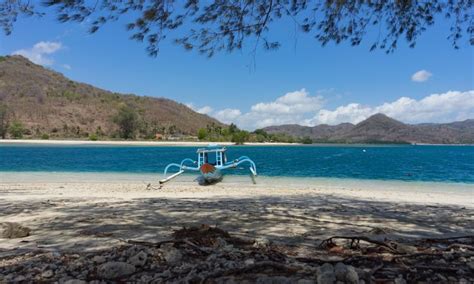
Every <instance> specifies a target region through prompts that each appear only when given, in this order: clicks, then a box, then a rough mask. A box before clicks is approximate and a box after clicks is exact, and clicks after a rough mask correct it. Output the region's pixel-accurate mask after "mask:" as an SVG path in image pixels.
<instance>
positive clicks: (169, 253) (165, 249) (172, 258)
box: [161, 244, 183, 264]
mask: <svg viewBox="0 0 474 284" xmlns="http://www.w3.org/2000/svg"><path fill="white" fill-rule="evenodd" d="M161 252H162V253H163V258H164V259H165V260H166V262H168V263H170V264H173V263H178V262H180V261H181V259H183V255H182V254H181V252H180V251H179V250H177V249H176V248H175V247H173V245H172V244H166V245H162V246H161Z"/></svg>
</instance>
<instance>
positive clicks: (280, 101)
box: [252, 89, 324, 114]
mask: <svg viewBox="0 0 474 284" xmlns="http://www.w3.org/2000/svg"><path fill="white" fill-rule="evenodd" d="M323 102H324V100H323V98H322V97H321V96H317V97H311V96H309V93H308V92H307V91H306V90H305V89H301V90H299V91H295V92H290V93H286V94H285V95H284V96H281V97H279V98H277V99H276V100H275V101H273V102H269V103H258V104H256V105H253V106H252V111H253V112H256V113H262V114H263V113H266V114H300V113H305V112H311V111H315V110H318V109H320V108H321V106H322V105H323Z"/></svg>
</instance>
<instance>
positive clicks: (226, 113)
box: [213, 108, 242, 123]
mask: <svg viewBox="0 0 474 284" xmlns="http://www.w3.org/2000/svg"><path fill="white" fill-rule="evenodd" d="M241 115H242V112H241V111H240V110H238V109H232V108H226V109H223V110H220V111H218V112H216V113H215V114H214V115H213V116H214V117H215V118H216V119H217V120H219V121H222V122H224V123H234V122H236V119H237V118H239V117H240V116H241Z"/></svg>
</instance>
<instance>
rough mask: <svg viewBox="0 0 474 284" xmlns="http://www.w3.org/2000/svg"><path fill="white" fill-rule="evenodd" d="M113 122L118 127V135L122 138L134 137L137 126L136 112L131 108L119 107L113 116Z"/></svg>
mask: <svg viewBox="0 0 474 284" xmlns="http://www.w3.org/2000/svg"><path fill="white" fill-rule="evenodd" d="M114 122H115V123H116V124H117V125H118V127H119V129H120V137H122V138H124V139H133V138H135V131H136V130H137V128H138V114H137V112H136V111H135V110H134V109H133V108H131V107H129V106H123V107H121V108H120V110H119V112H118V113H117V115H115V117H114Z"/></svg>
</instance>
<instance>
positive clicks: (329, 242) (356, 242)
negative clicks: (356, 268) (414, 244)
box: [319, 236, 398, 253]
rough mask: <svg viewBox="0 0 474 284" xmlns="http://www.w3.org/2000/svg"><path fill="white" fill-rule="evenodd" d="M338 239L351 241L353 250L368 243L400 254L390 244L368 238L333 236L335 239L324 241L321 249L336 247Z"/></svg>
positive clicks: (320, 246)
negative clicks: (335, 243)
mask: <svg viewBox="0 0 474 284" xmlns="http://www.w3.org/2000/svg"><path fill="white" fill-rule="evenodd" d="M336 239H342V240H350V241H351V245H350V247H351V248H354V247H355V246H354V245H356V246H357V247H358V245H359V242H360V241H364V242H367V243H371V244H374V245H378V246H381V247H384V248H386V249H388V250H389V251H391V252H394V253H397V252H398V251H397V249H396V248H394V247H392V246H391V245H390V244H388V243H385V242H382V241H377V240H374V239H371V238H368V237H366V236H333V237H330V238H328V239H326V240H324V241H322V242H321V243H320V244H319V248H324V247H326V246H328V245H329V246H331V245H334V240H336Z"/></svg>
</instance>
